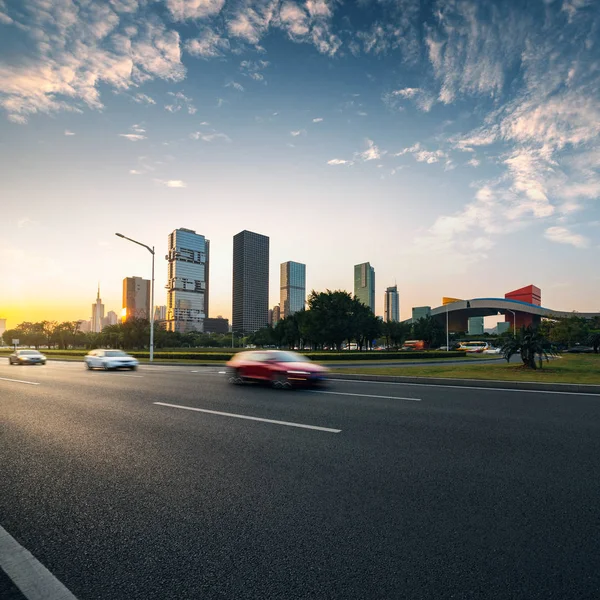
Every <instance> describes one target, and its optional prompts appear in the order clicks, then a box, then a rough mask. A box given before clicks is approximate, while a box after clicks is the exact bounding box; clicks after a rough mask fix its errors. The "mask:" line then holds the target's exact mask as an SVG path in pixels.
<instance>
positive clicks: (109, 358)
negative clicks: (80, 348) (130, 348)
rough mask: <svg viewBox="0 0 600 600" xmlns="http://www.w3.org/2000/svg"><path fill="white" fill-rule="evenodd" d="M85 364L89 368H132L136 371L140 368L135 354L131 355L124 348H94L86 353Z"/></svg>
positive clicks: (106, 369)
mask: <svg viewBox="0 0 600 600" xmlns="http://www.w3.org/2000/svg"><path fill="white" fill-rule="evenodd" d="M83 360H84V361H85V366H86V367H87V368H88V369H96V368H98V369H104V370H105V371H108V370H109V369H131V370H132V371H135V370H136V369H137V368H138V364H139V362H138V361H137V359H135V358H133V356H129V354H127V353H126V352H123V351H122V350H103V349H98V350H92V351H91V352H89V353H88V354H86V356H85V358H84V359H83Z"/></svg>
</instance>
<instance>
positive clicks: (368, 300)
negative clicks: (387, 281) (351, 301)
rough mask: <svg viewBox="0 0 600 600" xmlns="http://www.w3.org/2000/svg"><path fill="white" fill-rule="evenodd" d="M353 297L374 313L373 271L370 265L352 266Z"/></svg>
mask: <svg viewBox="0 0 600 600" xmlns="http://www.w3.org/2000/svg"><path fill="white" fill-rule="evenodd" d="M354 295H355V296H356V297H357V298H358V299H359V300H360V301H361V302H362V303H363V304H364V305H365V306H368V307H369V308H370V309H371V310H372V311H373V313H375V269H374V268H373V267H372V266H371V263H368V262H366V263H361V264H360V265H354Z"/></svg>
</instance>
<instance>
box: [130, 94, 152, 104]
mask: <svg viewBox="0 0 600 600" xmlns="http://www.w3.org/2000/svg"><path fill="white" fill-rule="evenodd" d="M132 100H133V101H134V102H136V103H137V104H156V101H155V100H154V99H153V98H151V97H150V96H148V95H147V94H141V93H138V94H135V95H133V96H132Z"/></svg>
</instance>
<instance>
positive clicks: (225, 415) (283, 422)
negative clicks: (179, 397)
mask: <svg viewBox="0 0 600 600" xmlns="http://www.w3.org/2000/svg"><path fill="white" fill-rule="evenodd" d="M153 404H158V405H159V406H168V407H169V408H180V409H182V410H192V411H194V412H201V413H207V414H209V415H219V416H221V417H233V418H234V419H247V420H248V421H261V422H262V423H273V424H274V425H286V426H287V427H300V428H301V429H314V430H315V431H326V432H327V433H341V431H342V430H341V429H331V428H329V427H318V426H316V425H304V424H303V423H290V422H289V421H275V420H274V419H261V418H260V417H249V416H248V415H237V414H235V413H226V412H220V411H218V410H207V409H205V408H194V407H192V406H180V405H179V404H168V403H167V402H153Z"/></svg>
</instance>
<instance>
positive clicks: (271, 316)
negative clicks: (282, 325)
mask: <svg viewBox="0 0 600 600" xmlns="http://www.w3.org/2000/svg"><path fill="white" fill-rule="evenodd" d="M268 314H269V318H268V319H267V323H268V324H269V327H271V326H272V325H273V309H272V308H270V309H269V313H268Z"/></svg>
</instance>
